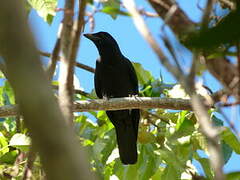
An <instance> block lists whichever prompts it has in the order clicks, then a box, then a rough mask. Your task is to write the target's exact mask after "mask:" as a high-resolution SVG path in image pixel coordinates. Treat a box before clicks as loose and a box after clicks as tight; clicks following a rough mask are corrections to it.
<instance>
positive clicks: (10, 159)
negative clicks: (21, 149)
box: [0, 150, 18, 164]
mask: <svg viewBox="0 0 240 180" xmlns="http://www.w3.org/2000/svg"><path fill="white" fill-rule="evenodd" d="M17 155H18V150H14V151H10V152H7V153H5V154H4V155H3V156H1V157H0V163H6V164H13V163H14V162H15V160H16V158H17Z"/></svg>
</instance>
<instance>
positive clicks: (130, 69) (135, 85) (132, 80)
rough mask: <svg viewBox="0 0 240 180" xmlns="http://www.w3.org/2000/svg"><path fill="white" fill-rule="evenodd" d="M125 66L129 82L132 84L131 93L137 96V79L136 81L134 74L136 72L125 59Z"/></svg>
mask: <svg viewBox="0 0 240 180" xmlns="http://www.w3.org/2000/svg"><path fill="white" fill-rule="evenodd" d="M124 62H125V63H126V65H127V68H128V74H129V77H130V80H131V83H132V84H133V92H134V95H138V79H137V74H136V71H135V69H134V67H133V65H132V63H131V61H130V60H128V59H127V58H125V61H124Z"/></svg>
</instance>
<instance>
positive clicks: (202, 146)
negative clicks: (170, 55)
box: [0, 0, 240, 180]
mask: <svg viewBox="0 0 240 180" xmlns="http://www.w3.org/2000/svg"><path fill="white" fill-rule="evenodd" d="M89 2H90V1H89ZM100 2H101V6H102V9H101V11H100V12H102V13H106V14H108V15H111V17H112V18H114V19H115V18H116V17H117V16H118V15H126V16H128V15H129V14H128V13H126V12H125V11H123V10H122V9H121V7H120V2H119V1H114V0H109V1H100ZM28 3H29V4H28V5H27V6H28V7H29V5H30V7H32V8H33V9H35V10H36V11H37V12H38V14H39V16H41V17H42V18H43V19H44V20H45V21H46V22H48V23H49V24H51V22H52V20H53V18H54V16H55V9H56V7H57V0H28ZM91 3H92V6H94V2H91ZM216 28H220V27H218V26H217V27H215V29H216ZM219 31H220V30H219ZM208 33H209V34H210V35H209V37H211V33H212V30H211V29H210V30H209V32H208ZM202 36H206V35H204V34H203V35H202V34H197V35H196V37H195V36H194V38H193V39H190V40H191V41H189V42H188V43H189V44H190V45H191V46H194V45H195V46H198V44H197V45H196V44H195V42H200V43H201V42H209V43H210V41H198V40H196V39H198V38H202ZM209 37H208V35H207V36H206V37H205V38H207V39H208V38H209ZM221 37H224V36H221ZM218 40H219V42H214V41H213V42H212V43H213V44H209V46H213V45H215V44H216V43H222V41H223V40H221V39H218ZM199 46H200V48H201V47H202V46H205V44H204V45H202V44H200V45H199ZM215 52H216V51H215ZM133 65H134V68H135V69H136V72H137V76H138V79H139V84H140V95H141V96H148V97H173V98H189V97H188V96H187V95H186V93H185V92H184V91H183V90H182V89H181V87H180V85H179V84H176V85H174V84H167V83H165V82H163V79H161V78H154V77H153V76H152V74H151V72H149V71H148V70H145V69H144V68H143V67H142V65H141V64H139V63H133ZM2 81H4V84H3V85H2V86H1V87H0V104H1V106H3V105H9V104H15V98H14V93H13V91H12V89H11V87H10V85H9V83H8V81H7V80H5V79H4V77H2ZM55 83H58V82H55ZM76 99H78V100H85V99H86V97H84V96H79V95H78V96H76ZM153 114H154V115H153ZM209 114H210V115H211V120H212V122H213V124H214V125H215V126H218V127H221V128H222V131H221V134H220V142H219V143H221V145H222V152H223V159H224V163H225V164H227V163H228V160H229V159H230V157H231V155H232V153H233V152H235V153H237V154H240V141H239V139H238V138H237V137H236V136H235V134H234V133H233V132H232V130H231V129H230V128H228V127H226V126H224V123H223V121H222V120H221V119H219V117H218V116H217V113H216V112H215V111H214V110H213V111H211V112H210V113H209ZM17 121H20V127H18V126H19V123H18V122H17ZM23 126H24V125H23V124H22V121H21V119H20V120H18V119H17V118H15V117H9V118H1V119H0V129H1V132H0V164H1V165H0V179H4V178H6V177H12V179H19V178H21V177H22V176H23V171H24V166H25V165H26V159H27V156H26V154H27V153H28V151H29V147H30V146H31V142H30V139H29V135H28V132H27V130H26V129H25V128H23ZM74 128H75V132H76V135H77V136H78V137H79V143H81V144H82V145H83V146H84V147H85V149H86V150H87V151H88V153H89V157H90V162H91V168H92V170H93V171H94V172H96V173H97V174H98V176H99V177H100V178H101V179H110V178H114V177H118V178H119V179H123V180H124V179H126V180H128V179H139V180H145V179H150V178H151V179H153V180H157V179H162V180H164V179H166V180H168V179H191V178H192V176H193V175H196V176H200V172H199V171H198V169H197V168H196V163H195V162H196V161H197V162H199V164H200V165H201V166H202V169H203V171H204V177H206V178H207V179H213V171H212V169H211V166H210V164H209V158H208V149H207V145H206V139H205V137H204V136H203V135H202V134H201V133H200V130H199V125H198V123H197V120H196V117H195V115H194V114H193V112H191V111H169V110H164V109H148V110H146V111H142V112H141V122H140V125H139V134H138V152H139V157H138V162H137V164H135V165H131V166H124V165H122V164H121V162H120V159H119V155H118V150H117V146H116V139H115V130H114V128H113V125H112V124H111V123H110V121H109V120H108V118H107V116H106V114H105V112H104V111H99V112H89V113H79V114H77V115H76V116H75V121H74ZM22 154H24V157H23V159H22V160H21V162H20V163H19V162H18V157H19V156H20V155H22ZM33 170H34V171H33V177H34V178H35V179H41V178H42V177H43V172H42V169H41V164H40V161H39V159H36V160H35V162H34V169H33ZM227 177H228V179H237V178H239V177H240V172H233V173H229V174H227Z"/></svg>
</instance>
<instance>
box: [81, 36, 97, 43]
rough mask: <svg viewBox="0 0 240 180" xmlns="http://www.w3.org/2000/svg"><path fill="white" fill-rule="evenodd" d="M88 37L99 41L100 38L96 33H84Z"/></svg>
mask: <svg viewBox="0 0 240 180" xmlns="http://www.w3.org/2000/svg"><path fill="white" fill-rule="evenodd" d="M83 35H84V36H85V37H86V38H88V39H90V40H91V41H93V42H94V41H97V40H100V38H99V37H97V36H96V35H95V34H83Z"/></svg>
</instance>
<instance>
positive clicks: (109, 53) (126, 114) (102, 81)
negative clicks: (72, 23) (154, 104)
mask: <svg viewBox="0 0 240 180" xmlns="http://www.w3.org/2000/svg"><path fill="white" fill-rule="evenodd" d="M84 36H85V37H86V38H88V39H90V40H91V41H92V42H93V43H94V44H95V46H96V47H97V49H98V52H99V55H100V58H99V59H97V61H96V70H95V74H94V86H95V91H96V94H97V96H98V98H100V99H102V98H107V99H108V98H119V97H128V96H135V95H138V79H137V75H136V72H135V70H134V67H133V65H132V63H131V61H129V60H128V59H127V58H126V57H124V55H123V54H122V53H121V51H120V48H119V46H118V44H117V42H116V40H115V39H114V38H113V37H112V36H111V35H110V34H109V33H107V32H98V33H93V34H84ZM106 114H107V116H108V118H109V119H110V121H111V122H112V124H113V125H114V127H115V131H116V136H117V144H118V149H119V154H120V160H121V162H122V163H123V164H135V163H136V162H137V136H138V124H139V119H140V111H139V109H128V110H115V111H106Z"/></svg>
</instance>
